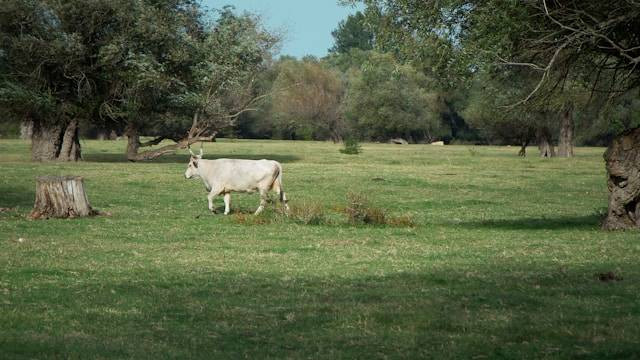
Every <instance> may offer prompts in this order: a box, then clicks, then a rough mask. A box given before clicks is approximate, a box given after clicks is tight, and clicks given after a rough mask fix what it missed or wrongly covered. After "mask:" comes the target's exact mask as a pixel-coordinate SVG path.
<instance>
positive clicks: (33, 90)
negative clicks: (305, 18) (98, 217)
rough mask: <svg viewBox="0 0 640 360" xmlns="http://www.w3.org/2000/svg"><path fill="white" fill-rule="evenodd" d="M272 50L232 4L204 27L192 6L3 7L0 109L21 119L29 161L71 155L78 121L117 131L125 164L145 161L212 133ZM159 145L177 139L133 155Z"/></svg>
mask: <svg viewBox="0 0 640 360" xmlns="http://www.w3.org/2000/svg"><path fill="white" fill-rule="evenodd" d="M276 43H277V38H276V37H274V36H272V35H271V34H269V33H268V32H266V31H264V30H263V29H262V28H261V27H260V26H259V21H258V19H257V18H255V17H252V16H250V15H242V16H237V15H235V14H234V13H233V11H232V8H228V7H227V8H224V9H223V10H221V11H220V13H219V16H218V17H217V18H216V19H215V20H214V21H213V23H212V24H209V18H208V15H207V13H206V12H204V11H203V10H202V8H201V7H200V6H199V5H198V3H197V1H195V0H136V1H126V0H115V1H107V0H96V1H92V2H90V3H86V2H84V1H78V0H72V1H64V2H60V1H54V0H44V1H35V0H27V1H17V0H9V1H7V2H6V4H3V9H2V11H0V70H1V72H0V104H1V105H3V106H4V107H6V108H8V109H9V110H10V111H11V113H12V118H16V119H22V120H24V119H27V120H29V121H31V122H32V123H33V135H32V157H33V159H34V160H78V159H79V158H80V143H79V136H78V129H79V126H80V125H81V124H83V123H96V124H100V126H102V127H110V128H121V129H122V128H126V132H127V134H128V135H129V140H130V141H129V146H128V150H127V153H128V157H129V158H130V159H131V160H142V159H152V158H154V157H157V156H160V155H162V154H165V153H169V152H172V151H175V150H176V149H177V148H181V147H186V146H188V145H189V144H191V143H193V142H196V141H200V140H208V139H211V138H213V137H214V136H215V133H216V131H218V130H219V129H220V128H223V127H225V126H230V125H232V124H233V121H234V120H235V118H236V117H237V115H238V114H240V113H242V112H243V111H246V110H248V109H249V108H251V107H252V104H253V103H254V102H255V100H256V98H257V97H259V96H256V94H255V92H254V91H253V86H252V84H253V82H254V78H255V74H256V73H257V72H258V71H260V70H261V67H262V65H263V63H264V60H265V58H266V57H269V56H270V51H271V49H272V48H273V46H274V45H275V44H276ZM140 135H152V136H156V138H155V139H153V140H151V141H149V142H147V143H141V142H140V141H139V136H140ZM163 139H172V140H174V141H176V142H177V143H176V144H175V145H168V146H165V147H161V148H160V149H155V150H153V151H150V152H146V153H141V154H139V153H138V149H139V148H140V147H143V146H145V145H156V144H158V143H160V142H161V141H162V140H163Z"/></svg>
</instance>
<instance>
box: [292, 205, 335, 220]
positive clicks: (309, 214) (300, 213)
mask: <svg viewBox="0 0 640 360" xmlns="http://www.w3.org/2000/svg"><path fill="white" fill-rule="evenodd" d="M289 218H290V219H292V220H293V221H295V222H297V223H300V224H304V225H322V224H326V223H327V222H328V221H327V216H326V214H325V211H324V208H323V207H322V206H320V205H318V204H309V203H306V202H303V203H301V204H296V205H294V206H291V209H290V210H289Z"/></svg>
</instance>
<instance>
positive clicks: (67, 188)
mask: <svg viewBox="0 0 640 360" xmlns="http://www.w3.org/2000/svg"><path fill="white" fill-rule="evenodd" d="M97 214H98V212H97V211H95V210H93V209H92V208H91V205H89V200H88V199H87V195H86V194H85V192H84V182H83V180H82V178H81V177H79V176H41V177H38V178H37V183H36V201H35V204H34V205H33V211H32V212H31V214H30V215H29V218H30V219H49V218H74V217H80V216H91V215H97Z"/></svg>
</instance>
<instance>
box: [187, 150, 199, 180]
mask: <svg viewBox="0 0 640 360" xmlns="http://www.w3.org/2000/svg"><path fill="white" fill-rule="evenodd" d="M189 153H190V154H191V157H190V158H189V165H187V171H185V172H184V177H185V178H187V179H191V178H192V177H199V176H200V173H199V172H198V162H200V160H202V148H201V149H200V154H198V155H196V154H194V153H193V151H191V148H189Z"/></svg>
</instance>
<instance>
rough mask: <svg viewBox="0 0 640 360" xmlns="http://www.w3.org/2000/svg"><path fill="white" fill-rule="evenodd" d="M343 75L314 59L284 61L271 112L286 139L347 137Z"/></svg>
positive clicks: (277, 80)
mask: <svg viewBox="0 0 640 360" xmlns="http://www.w3.org/2000/svg"><path fill="white" fill-rule="evenodd" d="M343 95H344V86H343V82H342V78H341V76H340V74H339V73H338V72H337V71H335V70H332V69H330V68H329V67H327V66H326V65H324V64H323V63H321V62H320V61H318V60H315V59H304V60H301V61H296V60H285V61H283V62H282V63H281V64H280V65H279V74H278V77H277V78H276V80H275V82H274V87H273V95H272V99H273V100H272V111H273V116H274V119H275V120H276V123H277V125H278V127H279V129H280V131H281V132H283V134H282V135H285V137H287V138H295V137H296V136H295V134H298V136H299V135H301V134H300V133H301V132H306V133H307V134H306V135H307V136H306V137H308V138H312V139H331V140H333V141H340V140H341V139H342V137H343V135H344V125H343V118H342V114H341V112H340V103H341V101H342V97H343Z"/></svg>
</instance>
